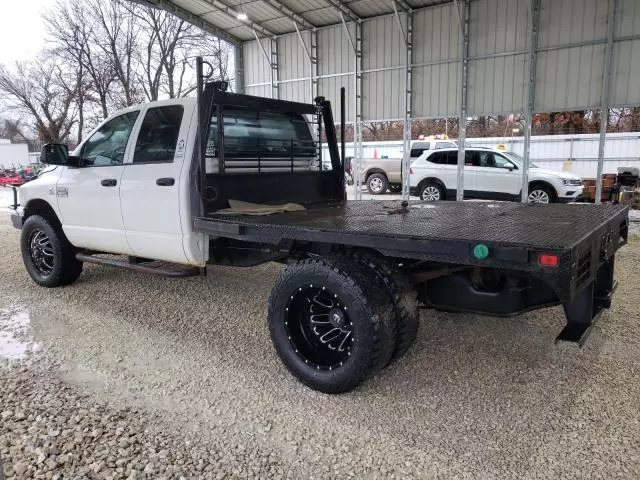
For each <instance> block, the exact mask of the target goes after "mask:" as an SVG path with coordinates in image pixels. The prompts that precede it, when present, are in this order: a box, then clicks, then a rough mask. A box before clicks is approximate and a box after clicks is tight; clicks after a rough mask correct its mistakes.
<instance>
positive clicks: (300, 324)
mask: <svg viewBox="0 0 640 480" xmlns="http://www.w3.org/2000/svg"><path fill="white" fill-rule="evenodd" d="M285 327H286V331H287V336H288V338H289V342H290V343H291V345H292V347H293V348H294V350H295V353H296V354H297V355H298V357H300V358H301V359H302V360H303V361H304V362H305V363H306V364H307V365H309V366H311V367H315V368H316V369H317V370H334V369H337V368H340V367H341V366H343V365H344V362H346V360H347V359H348V358H349V356H350V355H351V348H352V345H353V331H352V322H351V320H350V319H349V315H348V314H347V307H346V305H345V304H344V303H343V302H342V300H341V299H340V297H339V296H338V295H337V294H335V293H333V292H332V291H331V290H329V289H328V288H326V287H325V286H323V285H312V284H309V285H305V286H302V287H299V288H298V289H297V290H296V291H295V292H293V293H292V295H291V296H290V297H289V301H288V302H287V306H286V308H285Z"/></svg>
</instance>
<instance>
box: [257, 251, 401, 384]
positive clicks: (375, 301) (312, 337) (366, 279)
mask: <svg viewBox="0 0 640 480" xmlns="http://www.w3.org/2000/svg"><path fill="white" fill-rule="evenodd" d="M269 328H270V331H271V338H272V340H273V343H274V346H275V348H276V351H277V353H278V355H279V356H280V358H281V360H282V361H283V363H284V364H285V366H286V367H287V368H288V369H289V370H290V371H291V372H292V373H293V374H294V375H295V376H296V377H297V378H298V379H300V381H302V382H303V383H305V384H306V385H308V386H310V387H311V388H314V389H316V390H319V391H321V392H325V393H340V392H346V391H349V390H352V389H353V388H355V387H356V386H357V385H358V384H359V383H360V382H362V381H363V380H364V379H366V378H367V377H368V376H370V375H371V374H373V373H375V372H377V371H378V370H380V369H381V368H382V367H384V366H385V365H386V364H387V362H388V361H389V359H390V358H391V355H392V353H393V349H394V347H395V332H396V329H395V318H394V316H393V312H392V305H391V302H390V301H389V299H388V296H387V295H386V294H385V292H384V290H383V289H382V288H381V287H380V285H379V283H378V281H377V279H376V278H375V277H373V278H371V275H370V274H369V271H368V269H367V268H366V267H364V266H363V265H360V264H359V263H358V262H356V261H354V260H352V259H349V258H330V259H328V260H318V259H313V260H304V261H301V262H299V263H297V264H295V265H292V266H289V267H287V268H285V270H284V271H283V272H282V274H281V275H280V277H279V278H278V280H277V282H276V284H275V286H274V288H273V291H272V293H271V298H270V300H269Z"/></svg>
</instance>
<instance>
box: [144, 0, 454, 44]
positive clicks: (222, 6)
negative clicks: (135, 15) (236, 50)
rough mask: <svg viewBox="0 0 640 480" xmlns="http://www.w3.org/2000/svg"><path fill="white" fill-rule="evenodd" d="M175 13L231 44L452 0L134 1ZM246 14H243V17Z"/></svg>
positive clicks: (451, 0) (450, 0)
mask: <svg viewBox="0 0 640 480" xmlns="http://www.w3.org/2000/svg"><path fill="white" fill-rule="evenodd" d="M133 1H135V2H137V3H140V4H144V5H151V6H155V7H158V8H162V9H164V10H168V11H171V12H173V13H174V14H175V15H177V16H179V17H181V18H184V19H185V20H187V21H189V22H191V23H193V24H194V25H197V26H199V27H201V28H203V29H204V30H207V31H209V32H210V33H213V34H215V35H217V36H219V37H220V38H223V39H225V40H227V41H229V42H231V43H242V42H244V41H247V40H253V39H255V35H254V32H255V33H257V34H258V35H259V36H263V37H273V36H275V35H282V34H286V33H292V32H295V31H296V27H295V25H294V22H295V23H297V25H298V28H300V30H307V29H311V28H314V27H323V26H327V25H334V24H337V23H341V22H342V17H344V19H345V20H346V21H359V20H361V19H364V18H371V17H376V16H380V15H386V14H390V13H393V11H394V9H393V3H394V1H395V3H396V4H397V6H398V8H399V10H405V11H409V10H413V9H418V8H422V7H427V6H432V5H438V4H442V3H452V2H453V0H133ZM245 16H246V17H245Z"/></svg>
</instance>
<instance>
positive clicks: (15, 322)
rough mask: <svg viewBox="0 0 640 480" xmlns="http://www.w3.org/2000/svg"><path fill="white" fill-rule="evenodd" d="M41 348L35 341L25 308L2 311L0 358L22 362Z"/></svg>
mask: <svg viewBox="0 0 640 480" xmlns="http://www.w3.org/2000/svg"><path fill="white" fill-rule="evenodd" d="M39 348H40V344H39V343H37V342H36V341H35V340H34V339H33V332H32V330H31V317H30V316H29V312H28V311H27V310H26V309H25V308H21V307H10V308H6V309H0V358H6V359H9V360H21V359H23V358H25V357H26V356H27V355H28V354H29V353H31V352H35V351H37V350H38V349H39Z"/></svg>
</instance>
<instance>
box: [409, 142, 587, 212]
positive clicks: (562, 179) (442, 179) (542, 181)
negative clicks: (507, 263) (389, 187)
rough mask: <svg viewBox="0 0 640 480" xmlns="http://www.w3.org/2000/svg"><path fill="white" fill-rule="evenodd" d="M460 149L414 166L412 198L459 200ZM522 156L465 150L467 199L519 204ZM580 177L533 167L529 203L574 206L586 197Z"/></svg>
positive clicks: (426, 156)
mask: <svg viewBox="0 0 640 480" xmlns="http://www.w3.org/2000/svg"><path fill="white" fill-rule="evenodd" d="M457 163H458V149H453V148H448V149H445V150H433V151H426V152H424V153H423V154H422V155H420V157H418V159H416V160H415V161H414V162H413V163H412V164H411V172H410V173H411V195H414V196H418V197H420V199H422V200H426V201H435V200H445V199H455V197H456V189H457V183H458V182H457V179H458V177H457V175H458V166H457ZM522 163H523V159H522V157H521V156H520V155H517V154H515V153H513V152H503V151H501V150H494V149H490V148H467V149H465V168H464V196H465V198H479V199H486V200H516V201H517V200H519V199H520V195H521V189H522ZM582 190H583V187H582V181H581V179H580V177H579V176H578V175H575V174H573V173H567V172H555V171H552V170H545V169H543V168H538V167H536V166H535V165H533V164H532V165H531V166H530V168H529V202H531V203H552V202H565V203H566V202H571V201H574V200H576V199H577V198H578V197H580V196H581V195H582Z"/></svg>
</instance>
